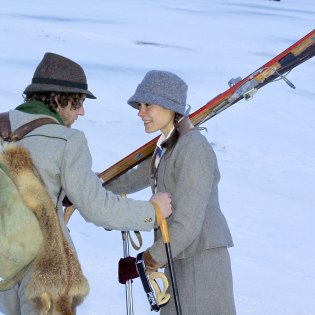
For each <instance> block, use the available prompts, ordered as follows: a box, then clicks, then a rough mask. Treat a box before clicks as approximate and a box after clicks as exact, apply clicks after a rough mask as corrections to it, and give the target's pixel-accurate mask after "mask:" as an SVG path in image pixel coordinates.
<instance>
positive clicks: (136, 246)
mask: <svg viewBox="0 0 315 315" xmlns="http://www.w3.org/2000/svg"><path fill="white" fill-rule="evenodd" d="M134 233H135V235H136V237H137V240H138V245H137V244H136V242H135V241H134V240H133V238H132V237H131V234H129V240H130V243H131V246H132V247H133V248H134V249H135V250H139V249H140V248H141V247H142V236H141V234H140V232H139V231H134Z"/></svg>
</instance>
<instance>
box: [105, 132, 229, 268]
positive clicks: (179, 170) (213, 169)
mask: <svg viewBox="0 0 315 315" xmlns="http://www.w3.org/2000/svg"><path fill="white" fill-rule="evenodd" d="M153 160H154V156H153ZM150 165H151V166H150ZM150 168H151V169H152V162H151V161H150V159H147V160H145V161H144V162H142V163H141V164H140V165H139V166H138V167H137V168H136V169H133V170H131V171H129V172H128V173H126V174H124V175H122V176H121V177H119V178H118V179H116V180H114V181H112V182H110V183H109V184H108V185H106V186H105V187H106V188H107V189H109V190H112V191H114V192H116V193H118V192H125V193H127V194H128V193H133V192H136V191H139V190H141V189H143V188H145V187H148V186H149V185H151V188H152V190H153V191H155V190H156V191H162V192H164V191H167V192H170V193H171V195H172V205H173V213H172V215H171V217H169V218H168V227H169V234H170V240H171V247H172V253H173V256H174V259H175V260H179V259H183V258H187V257H191V256H193V255H194V254H195V253H200V252H202V251H204V250H206V249H211V248H217V247H231V246H233V241H232V237H231V234H230V231H229V228H228V225H227V222H226V219H225V217H224V215H223V214H222V212H221V210H220V205H219V199H218V183H219V180H220V173H219V169H218V164H217V159H216V155H215V153H214V151H213V149H212V147H211V145H210V144H209V142H208V141H207V139H206V138H205V137H204V136H203V135H202V134H201V133H200V132H199V130H198V129H196V128H192V129H189V130H186V131H185V132H183V133H182V134H181V136H180V138H179V139H178V141H177V143H176V145H175V146H174V147H173V148H171V149H168V150H167V151H166V152H165V153H164V155H163V156H162V157H161V160H160V163H159V166H158V168H157V170H155V172H152V170H151V171H150ZM150 173H151V175H150ZM155 182H156V183H157V186H156V187H155ZM150 253H151V255H152V257H153V258H154V259H155V260H156V261H157V262H159V263H161V264H162V265H165V264H166V263H167V257H166V253H165V246H164V244H163V242H162V239H161V235H160V231H159V230H157V231H156V235H155V242H154V244H153V245H152V247H151V248H150Z"/></svg>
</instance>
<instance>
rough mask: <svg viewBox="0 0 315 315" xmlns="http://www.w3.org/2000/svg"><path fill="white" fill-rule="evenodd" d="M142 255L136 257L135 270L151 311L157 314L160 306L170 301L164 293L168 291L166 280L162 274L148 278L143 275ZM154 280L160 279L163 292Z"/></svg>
mask: <svg viewBox="0 0 315 315" xmlns="http://www.w3.org/2000/svg"><path fill="white" fill-rule="evenodd" d="M143 254H144V252H142V253H139V254H138V255H137V257H136V268H137V271H138V274H139V276H140V280H141V283H142V286H143V289H144V291H145V293H146V295H147V299H148V301H149V304H150V307H151V311H155V312H158V311H159V310H160V306H163V305H164V304H166V303H167V302H168V301H169V299H170V297H171V296H170V294H168V293H166V290H167V289H168V286H169V285H168V280H167V278H166V276H165V275H164V274H163V273H162V272H153V273H152V274H151V275H150V276H149V277H148V276H147V275H146V273H145V264H144V261H143ZM156 279H161V280H162V282H163V286H164V288H163V291H161V289H160V287H159V285H158V283H157V281H156ZM152 286H153V287H152Z"/></svg>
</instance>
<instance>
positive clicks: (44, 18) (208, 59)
mask: <svg viewBox="0 0 315 315" xmlns="http://www.w3.org/2000/svg"><path fill="white" fill-rule="evenodd" d="M0 21H1V23H0V47H1V49H0V69H1V72H0V82H1V84H0V95H1V102H0V111H1V112H3V111H7V110H9V109H10V108H13V107H16V106H17V105H19V104H20V103H22V101H23V100H22V96H21V95H22V92H23V89H24V88H25V87H26V85H28V84H29V83H30V81H31V78H32V75H33V72H34V70H35V68H36V66H37V64H38V63H39V61H40V60H41V58H42V57H43V55H44V53H45V52H48V51H50V52H55V53H59V54H62V55H64V56H66V57H69V58H71V59H73V60H74V61H76V62H78V63H80V64H81V65H82V66H83V67H84V69H85V71H86V74H87V77H88V83H89V88H90V90H91V91H92V92H93V93H94V94H95V95H96V96H97V100H87V101H86V103H85V109H86V116H84V117H82V118H80V119H79V120H78V121H77V123H76V124H75V126H74V127H75V128H78V129H81V130H83V131H84V132H85V134H86V136H87V138H88V141H89V145H90V149H91V152H92V155H93V161H94V162H93V163H94V164H93V169H94V170H95V171H103V170H105V169H106V168H108V167H110V166H111V165H112V164H114V163H116V162H117V161H118V160H120V159H122V158H123V157H124V156H125V155H127V154H129V153H131V152H132V151H134V150H136V149H137V148H138V147H139V146H141V145H143V144H144V143H146V142H147V141H149V140H151V139H152V138H153V137H155V136H157V135H158V134H154V135H147V134H145V133H144V130H143V126H142V123H141V122H140V120H139V118H138V117H137V112H136V111H135V110H134V109H132V108H131V107H130V106H128V105H127V103H126V101H127V99H128V98H129V97H130V96H131V95H132V93H133V92H134V90H135V88H136V86H137V84H138V83H139V82H140V80H141V79H142V78H143V76H144V74H145V73H146V72H147V71H149V70H152V69H160V70H169V71H173V72H175V73H177V74H178V75H179V76H181V77H182V78H183V79H184V80H185V81H186V82H187V83H188V85H189V95H188V103H189V104H190V105H191V106H192V112H193V111H195V110H197V109H198V108H199V107H201V106H203V105H204V104H206V103H207V102H208V101H209V100H211V99H212V98H214V97H215V96H216V95H218V94H219V93H221V92H223V91H224V90H226V89H227V88H228V85H227V82H228V81H229V80H230V79H231V78H235V77H238V76H241V77H245V76H247V75H248V74H250V73H251V72H253V71H254V70H256V69H257V68H259V67H260V66H261V65H263V64H264V63H266V62H267V61H268V60H269V59H271V58H272V57H274V56H276V55H277V54H278V53H280V52H281V51H283V50H284V49H286V48H287V47H289V46H290V45H292V44H293V43H294V42H295V41H297V40H298V39H300V38H301V37H303V36H305V35H306V34H308V33H309V32H310V31H312V30H313V29H314V25H315V23H314V22H315V2H314V1H313V0H299V1H296V0H295V1H294V0H281V1H280V2H276V1H268V0H213V1H209V0H195V1H188V0H173V1H168V0H142V1H140V0H116V1H109V0H90V1H81V0H76V1H74V0H68V1H61V0H45V1H39V0H28V1H22V0H11V1H5V3H2V5H1V11H0ZM314 70H315V58H313V59H310V60H308V61H306V62H305V63H303V64H302V65H300V66H298V67H297V68H295V69H294V70H293V71H292V72H291V73H290V74H289V75H288V78H289V80H291V81H292V82H293V84H295V86H296V90H293V89H291V88H290V87H289V86H288V85H287V84H286V83H285V82H284V81H283V80H281V81H277V82H275V83H272V84H269V85H267V86H265V87H263V88H262V89H261V90H260V91H259V92H258V93H257V94H256V95H255V96H254V98H253V99H252V100H251V101H248V102H246V101H244V100H243V101H241V102H239V103H237V104H236V105H234V106H232V107H231V108H229V109H227V110H226V111H224V112H222V113H221V114H220V115H218V116H216V117H214V118H213V119H211V120H209V121H208V122H206V123H205V124H204V126H205V127H207V129H208V133H206V132H204V133H205V134H206V136H207V138H208V139H209V142H211V143H212V144H213V146H214V149H215V151H216V153H217V157H218V161H219V167H220V170H221V176H222V179H221V182H220V186H219V189H220V202H221V206H222V210H223V212H224V214H225V216H226V218H227V220H228V223H229V226H230V228H231V232H232V235H233V238H234V242H235V247H234V248H232V249H231V250H230V254H231V259H232V268H233V275H234V292H235V301H236V307H237V312H238V314H239V315H247V314H249V315H314V314H315V251H314V239H315V232H314V222H315V193H314V187H315V159H314V154H315V141H314V140H315V139H314V134H315V107H314V98H315V90H314V86H315V85H314ZM149 196H150V192H149V190H146V191H143V192H139V193H137V194H134V195H132V196H129V197H132V198H137V199H148V198H149ZM69 228H70V230H71V235H72V238H73V241H74V242H75V244H76V248H77V251H78V254H79V257H80V261H81V263H82V267H83V269H84V272H85V274H86V276H87V277H88V279H89V282H90V286H91V292H90V295H89V296H88V297H87V299H86V300H85V302H84V303H83V305H82V306H80V307H79V309H78V314H79V315H102V314H115V315H116V314H117V315H118V314H126V311H125V289H124V286H123V285H121V284H119V283H118V281H117V263H118V260H119V258H120V257H122V255H123V251H122V241H121V234H120V232H119V231H111V232H107V231H105V230H103V229H101V228H98V227H95V226H94V225H92V224H87V223H86V222H85V221H84V220H83V219H82V218H81V217H80V216H79V214H78V212H76V213H75V214H74V215H73V216H72V218H71V220H70V223H69ZM142 235H143V238H144V240H145V244H144V246H143V248H142V250H144V249H145V248H147V247H148V246H149V245H150V244H151V242H152V238H153V236H152V233H142ZM132 254H133V255H134V254H135V252H133V253H132ZM133 293H134V309H135V314H141V315H145V314H151V312H150V310H149V304H148V302H147V300H146V297H145V295H144V291H143V289H142V287H141V283H140V280H138V279H137V280H135V281H134V285H133Z"/></svg>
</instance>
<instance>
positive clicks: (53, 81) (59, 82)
mask: <svg viewBox="0 0 315 315" xmlns="http://www.w3.org/2000/svg"><path fill="white" fill-rule="evenodd" d="M32 83H37V84H53V85H61V86H67V87H73V88H78V89H83V90H87V89H88V85H87V84H84V83H78V82H72V81H65V80H58V79H48V78H33V79H32Z"/></svg>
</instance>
